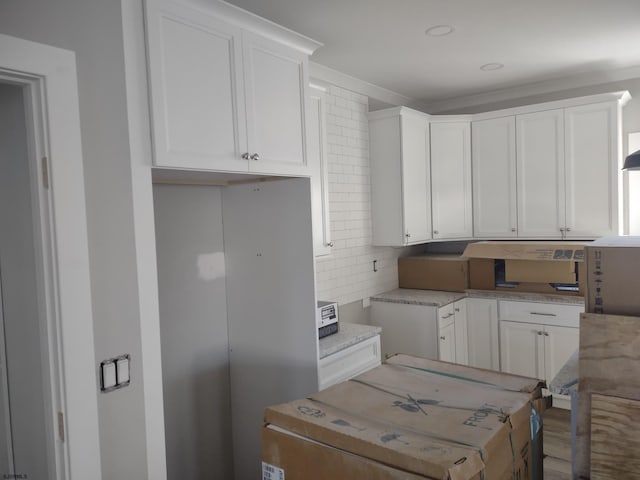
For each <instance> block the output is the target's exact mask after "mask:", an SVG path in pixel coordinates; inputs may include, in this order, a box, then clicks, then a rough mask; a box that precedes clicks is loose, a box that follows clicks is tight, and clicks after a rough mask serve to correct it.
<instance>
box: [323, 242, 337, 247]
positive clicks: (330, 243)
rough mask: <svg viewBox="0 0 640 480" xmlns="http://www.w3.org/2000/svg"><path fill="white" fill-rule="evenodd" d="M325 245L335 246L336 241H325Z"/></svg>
mask: <svg viewBox="0 0 640 480" xmlns="http://www.w3.org/2000/svg"><path fill="white" fill-rule="evenodd" d="M325 245H326V246H327V247H333V246H334V245H335V243H333V242H332V241H331V242H329V243H325Z"/></svg>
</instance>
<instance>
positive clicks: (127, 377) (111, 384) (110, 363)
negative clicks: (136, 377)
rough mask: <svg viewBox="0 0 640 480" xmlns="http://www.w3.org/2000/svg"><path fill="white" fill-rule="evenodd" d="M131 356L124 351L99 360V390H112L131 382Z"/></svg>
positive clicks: (103, 391) (104, 391)
mask: <svg viewBox="0 0 640 480" xmlns="http://www.w3.org/2000/svg"><path fill="white" fill-rule="evenodd" d="M130 366H131V356H130V355H129V354H128V353H126V354H124V355H120V356H118V357H114V358H109V359H107V360H103V361H102V362H100V391H101V392H102V393H108V392H112V391H114V390H118V389H119V388H122V387H126V386H127V385H129V384H130V383H131V374H130V370H129V369H130Z"/></svg>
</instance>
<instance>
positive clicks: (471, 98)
mask: <svg viewBox="0 0 640 480" xmlns="http://www.w3.org/2000/svg"><path fill="white" fill-rule="evenodd" d="M635 78H640V66H634V67H627V68H622V69H618V70H611V71H607V72H597V73H591V74H577V75H571V76H568V77H563V78H558V79H554V80H546V81H543V82H536V83H530V84H527V85H520V86H517V87H512V88H505V89H500V90H494V91H492V92H487V93H480V94H477V95H468V96H465V97H458V98H452V99H448V100H442V101H435V102H428V103H426V104H425V108H426V110H425V111H427V112H429V113H437V112H444V111H450V110H458V109H461V108H465V107H475V106H479V105H485V104H490V103H496V102H502V101H508V100H515V99H518V98H522V97H530V96H533V95H543V94H546V93H553V92H559V91H562V90H570V89H575V88H581V87H589V86H595V85H601V84H606V83H613V82H620V81H624V80H631V79H635Z"/></svg>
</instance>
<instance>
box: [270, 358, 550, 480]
mask: <svg viewBox="0 0 640 480" xmlns="http://www.w3.org/2000/svg"><path fill="white" fill-rule="evenodd" d="M543 386H544V382H541V381H539V380H536V379H530V378H525V377H519V376H515V375H509V374H503V373H499V372H493V371H488V370H481V369H475V368H472V367H465V366H462V365H455V364H449V363H444V362H438V361H435V360H427V359H422V358H418V357H412V356H408V355H396V356H393V357H391V358H390V359H388V361H387V363H386V364H383V365H381V366H379V367H376V368H375V369H372V370H370V371H368V372H366V373H364V374H362V375H360V376H358V377H356V378H355V379H352V380H350V381H347V382H342V383H340V384H338V385H335V386H333V387H330V388H328V389H326V390H323V391H321V392H319V393H316V394H314V395H313V396H312V397H310V398H307V399H303V400H296V401H293V402H289V403H286V404H282V405H276V406H273V407H269V408H267V409H266V410H265V424H264V427H263V462H264V464H263V470H264V471H265V472H266V473H267V476H265V477H264V478H280V477H278V475H282V478H286V479H287V480H325V479H329V478H344V479H349V480H375V479H394V480H395V479H408V480H417V479H443V480H444V479H451V480H469V479H480V478H484V479H486V480H502V479H505V480H506V479H512V478H529V479H537V478H542V443H541V440H542V430H541V428H542V427H541V423H540V418H539V415H540V413H541V412H542V410H543V409H544V408H545V406H546V403H545V399H543V398H542V396H541V395H542V394H541V391H542V387H543Z"/></svg>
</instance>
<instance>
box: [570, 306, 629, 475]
mask: <svg viewBox="0 0 640 480" xmlns="http://www.w3.org/2000/svg"><path fill="white" fill-rule="evenodd" d="M579 371H580V379H579V384H578V385H579V386H578V392H579V397H578V410H577V422H576V438H575V457H574V478H589V476H590V462H591V460H590V455H589V452H590V446H591V428H590V427H591V396H592V394H604V395H613V396H617V397H623V398H628V399H632V400H640V375H639V374H638V373H639V372H640V317H627V316H619V315H598V314H593V313H587V314H582V316H581V318H580V364H579ZM625 478H626V477H625Z"/></svg>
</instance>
